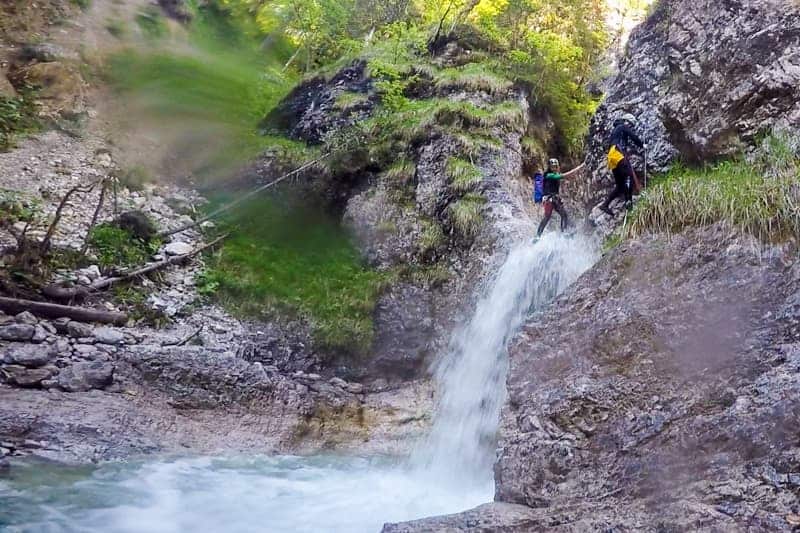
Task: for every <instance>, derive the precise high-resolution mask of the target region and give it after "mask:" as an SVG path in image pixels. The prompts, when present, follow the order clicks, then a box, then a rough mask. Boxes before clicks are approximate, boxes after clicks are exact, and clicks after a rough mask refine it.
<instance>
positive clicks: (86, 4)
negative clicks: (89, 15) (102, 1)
mask: <svg viewBox="0 0 800 533" xmlns="http://www.w3.org/2000/svg"><path fill="white" fill-rule="evenodd" d="M72 3H73V4H75V5H76V6H78V7H79V8H81V10H82V11H88V10H89V8H90V7H92V0H72Z"/></svg>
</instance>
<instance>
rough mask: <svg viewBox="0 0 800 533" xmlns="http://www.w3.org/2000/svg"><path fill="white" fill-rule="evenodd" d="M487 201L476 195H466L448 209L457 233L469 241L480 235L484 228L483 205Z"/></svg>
mask: <svg viewBox="0 0 800 533" xmlns="http://www.w3.org/2000/svg"><path fill="white" fill-rule="evenodd" d="M485 203H486V199H485V198H484V197H483V196H481V195H479V194H475V193H470V194H466V195H464V197H463V198H461V199H460V200H458V201H456V202H454V203H452V204H450V205H449V206H448V208H447V210H448V212H449V213H450V217H451V219H452V221H453V227H454V228H455V229H456V231H457V232H458V233H459V234H460V235H462V236H463V237H465V238H467V239H472V238H474V237H475V236H477V235H478V232H479V231H480V230H481V227H482V226H483V205H484V204H485Z"/></svg>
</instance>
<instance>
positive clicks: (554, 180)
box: [536, 170, 568, 236]
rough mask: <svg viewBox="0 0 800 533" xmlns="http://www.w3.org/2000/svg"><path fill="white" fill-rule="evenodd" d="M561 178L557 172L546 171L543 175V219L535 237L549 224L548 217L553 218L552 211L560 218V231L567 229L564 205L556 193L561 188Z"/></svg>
mask: <svg viewBox="0 0 800 533" xmlns="http://www.w3.org/2000/svg"><path fill="white" fill-rule="evenodd" d="M562 178H563V176H561V174H559V173H558V172H553V171H551V170H548V171H547V172H546V173H545V175H544V190H543V193H544V197H543V199H542V203H543V204H544V218H543V219H542V222H541V223H540V224H539V231H538V232H537V233H536V235H537V236H538V235H541V234H542V232H544V229H545V228H546V227H547V224H548V223H549V222H550V217H552V216H553V210H554V209H555V211H556V212H557V213H558V215H559V216H560V217H561V231H564V230H565V229H567V222H568V219H567V211H566V209H564V204H563V203H562V202H561V197H560V196H559V195H558V192H559V190H560V188H561V179H562Z"/></svg>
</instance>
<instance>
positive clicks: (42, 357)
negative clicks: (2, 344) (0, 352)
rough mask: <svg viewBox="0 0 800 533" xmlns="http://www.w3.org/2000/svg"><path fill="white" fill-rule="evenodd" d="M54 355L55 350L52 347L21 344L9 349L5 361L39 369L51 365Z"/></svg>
mask: <svg viewBox="0 0 800 533" xmlns="http://www.w3.org/2000/svg"><path fill="white" fill-rule="evenodd" d="M53 355H54V354H53V349H52V347H50V346H42V345H37V344H21V345H18V346H11V347H9V348H8V351H7V352H6V354H5V360H6V361H7V362H9V363H12V364H15V365H21V366H24V367H28V368H38V367H41V366H45V365H46V364H47V363H49V362H50V361H51V360H52V359H53Z"/></svg>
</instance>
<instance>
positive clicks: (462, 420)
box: [413, 233, 595, 496]
mask: <svg viewBox="0 0 800 533" xmlns="http://www.w3.org/2000/svg"><path fill="white" fill-rule="evenodd" d="M594 248H595V247H594V246H592V245H590V243H588V242H586V241H585V240H584V239H580V238H564V237H562V236H560V235H558V234H554V233H549V234H547V235H546V236H545V237H544V238H543V239H542V240H540V241H539V242H538V243H537V244H536V245H535V246H531V245H529V244H525V245H522V246H519V247H517V248H515V249H514V250H513V251H512V252H511V253H510V254H509V256H508V258H507V259H506V261H505V263H504V264H503V266H502V267H501V268H500V269H499V271H498V272H497V274H496V276H495V277H494V278H492V279H491V280H490V282H489V283H488V285H487V289H486V290H485V291H483V292H484V294H483V296H482V298H481V299H480V300H479V301H478V304H477V307H476V309H475V313H474V314H473V316H472V319H471V320H470V321H469V323H467V324H466V326H465V327H464V328H463V329H461V330H460V331H458V332H456V334H455V335H454V336H453V340H452V342H451V345H450V350H449V352H448V354H447V355H446V356H445V357H443V358H442V359H441V360H440V361H439V364H438V366H437V368H436V369H435V377H436V380H437V382H438V385H439V386H438V389H439V391H440V400H439V404H438V409H437V413H436V416H435V419H434V425H433V428H432V431H431V434H430V437H429V439H427V441H426V442H425V443H424V446H422V447H420V448H419V449H418V450H417V451H416V453H415V454H414V457H413V461H414V463H415V465H416V466H417V467H418V468H419V469H420V470H421V471H423V472H427V473H428V474H430V475H431V477H432V478H433V479H440V480H445V481H448V482H451V483H453V484H454V485H456V486H459V487H464V486H465V485H466V486H472V487H474V486H480V485H481V484H483V485H484V486H487V487H488V489H487V494H488V495H489V496H491V495H492V493H493V488H492V487H493V482H492V463H493V461H494V454H493V451H494V448H495V443H496V440H495V435H496V432H497V426H498V422H499V418H500V408H501V407H502V405H503V402H504V401H505V394H506V387H505V378H506V371H507V369H508V357H507V353H506V350H507V346H508V342H509V341H510V339H511V337H512V336H513V334H514V333H515V332H516V331H517V329H519V327H520V326H521V324H522V322H523V321H524V320H525V318H526V317H527V316H529V314H530V313H531V312H532V311H534V310H536V309H538V308H541V307H542V306H543V305H545V304H547V303H548V302H550V301H552V300H553V299H554V298H555V297H556V296H557V295H558V294H560V293H561V292H562V291H563V290H564V289H566V288H567V286H568V285H569V284H570V283H572V282H573V281H575V280H576V279H577V278H578V276H579V275H580V274H581V273H583V272H584V271H585V270H586V269H588V268H589V267H590V266H591V265H592V264H593V263H594V261H595V257H594V253H593V250H594Z"/></svg>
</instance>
